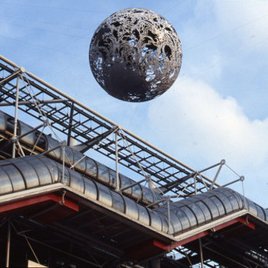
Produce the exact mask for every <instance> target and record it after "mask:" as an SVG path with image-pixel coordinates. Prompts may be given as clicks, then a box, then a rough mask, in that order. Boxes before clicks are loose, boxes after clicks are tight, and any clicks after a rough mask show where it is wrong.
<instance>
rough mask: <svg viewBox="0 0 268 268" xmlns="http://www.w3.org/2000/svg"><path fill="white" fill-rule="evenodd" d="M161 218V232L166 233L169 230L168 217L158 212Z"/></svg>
mask: <svg viewBox="0 0 268 268" xmlns="http://www.w3.org/2000/svg"><path fill="white" fill-rule="evenodd" d="M159 216H160V218H161V220H162V232H164V233H168V232H169V229H170V227H169V223H168V218H167V217H165V216H164V215H162V214H159Z"/></svg>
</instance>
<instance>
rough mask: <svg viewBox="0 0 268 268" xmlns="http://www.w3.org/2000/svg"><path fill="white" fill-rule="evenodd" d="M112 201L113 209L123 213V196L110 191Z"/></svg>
mask: <svg viewBox="0 0 268 268" xmlns="http://www.w3.org/2000/svg"><path fill="white" fill-rule="evenodd" d="M111 194H112V200H113V208H114V209H115V210H117V211H120V212H122V213H124V212H125V200H124V198H123V196H122V195H121V194H120V193H118V192H115V191H111Z"/></svg>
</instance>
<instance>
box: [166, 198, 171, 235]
mask: <svg viewBox="0 0 268 268" xmlns="http://www.w3.org/2000/svg"><path fill="white" fill-rule="evenodd" d="M167 209H168V232H169V233H170V228H171V223H170V197H169V196H168V197H167Z"/></svg>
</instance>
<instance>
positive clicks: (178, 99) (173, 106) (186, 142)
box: [149, 78, 268, 199]
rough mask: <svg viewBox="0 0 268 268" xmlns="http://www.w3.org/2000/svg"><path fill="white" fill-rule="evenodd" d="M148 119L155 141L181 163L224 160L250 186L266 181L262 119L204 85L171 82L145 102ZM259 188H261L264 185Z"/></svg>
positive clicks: (267, 127) (267, 125) (267, 123)
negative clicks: (162, 92)
mask: <svg viewBox="0 0 268 268" xmlns="http://www.w3.org/2000/svg"><path fill="white" fill-rule="evenodd" d="M149 122H150V129H151V130H150V131H151V133H154V135H156V138H157V139H158V142H159V141H160V140H163V141H165V142H168V144H169V148H170V147H171V148H173V149H172V151H171V152H170V153H171V154H173V155H175V156H176V157H177V158H178V159H180V160H182V161H183V162H185V160H186V163H187V162H191V163H192V164H194V165H198V166H199V167H202V168H203V167H206V166H209V165H210V164H212V163H216V162H218V161H219V160H221V159H226V160H227V163H228V164H229V165H230V166H232V168H234V169H235V170H236V171H237V172H238V173H240V174H243V175H246V177H247V179H248V180H247V182H248V183H249V184H248V185H249V186H250V187H252V185H255V184H256V182H258V183H260V184H259V187H261V185H265V184H266V182H265V180H266V177H265V176H263V175H264V174H265V172H266V174H267V171H268V168H267V161H268V140H267V136H268V119H265V120H262V121H261V120H249V118H248V117H247V116H246V115H245V114H244V113H243V110H242V108H241V107H240V106H239V104H238V102H237V101H236V100H235V99H234V98H232V97H227V98H224V97H222V96H221V95H219V94H218V93H217V92H216V91H215V90H214V89H213V88H212V87H210V86H209V85H208V84H206V83H204V82H200V81H194V80H191V79H189V78H184V79H179V80H177V82H176V84H175V85H174V87H173V88H172V89H171V90H170V92H169V93H167V94H165V95H163V96H162V97H161V98H158V99H157V100H155V101H154V102H152V103H151V104H150V107H149ZM152 130H153V132H152ZM167 139H168V141H167ZM172 144H173V146H171V145H172ZM265 170H266V171H265ZM267 181H268V178H267ZM256 185H257V184H256ZM257 189H258V187H256V191H257ZM259 190H262V191H266V192H267V190H268V187H267V186H266V188H260V189H259ZM251 196H253V192H252V193H251ZM262 196H263V197H264V195H262ZM253 199H254V196H253Z"/></svg>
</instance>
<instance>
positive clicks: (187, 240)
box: [153, 217, 255, 251]
mask: <svg viewBox="0 0 268 268" xmlns="http://www.w3.org/2000/svg"><path fill="white" fill-rule="evenodd" d="M236 223H240V224H243V225H246V226H247V227H248V228H250V229H253V230H255V224H253V223H251V222H249V220H248V217H239V218H236V219H233V220H230V221H228V222H225V223H222V224H220V225H218V226H216V227H214V228H212V229H209V230H206V231H203V232H200V233H198V234H196V235H193V236H190V237H188V238H185V239H183V240H180V241H178V242H174V243H171V244H168V245H167V244H164V243H162V242H160V241H157V240H153V245H154V246H155V247H158V248H160V249H162V250H164V251H171V250H173V249H174V248H176V247H179V246H183V245H185V244H188V243H190V242H193V241H195V240H197V239H199V238H202V237H204V236H206V235H208V234H209V233H211V232H217V231H219V230H222V229H224V228H226V227H228V226H231V225H233V224H236Z"/></svg>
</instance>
